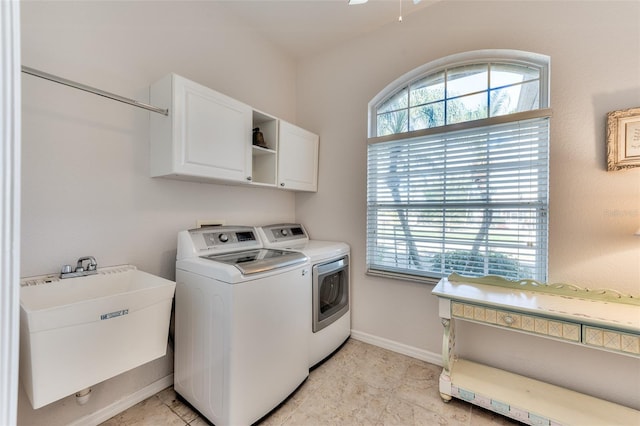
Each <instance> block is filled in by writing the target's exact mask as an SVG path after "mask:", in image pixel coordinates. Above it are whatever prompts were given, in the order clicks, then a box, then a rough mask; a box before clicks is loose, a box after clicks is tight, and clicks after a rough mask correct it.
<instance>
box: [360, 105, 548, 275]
mask: <svg viewBox="0 0 640 426" xmlns="http://www.w3.org/2000/svg"><path fill="white" fill-rule="evenodd" d="M548 126H549V120H548V117H544V118H534V119H528V120H521V121H515V122H509V123H504V124H494V125H489V126H483V127H476V128H471V129H466V130H459V131H450V132H446V133H440V134H433V135H428V136H422V137H417V138H412V139H403V140H396V141H391V142H380V143H373V144H370V145H369V147H368V194H367V200H368V216H367V231H368V238H367V263H368V269H369V271H371V272H376V271H377V272H392V273H399V274H409V275H418V276H424V277H441V276H444V275H448V274H449V273H451V272H458V273H461V274H464V275H471V276H481V275H488V274H495V275H501V276H505V277H507V278H511V279H516V278H525V277H526V278H535V279H538V280H541V281H545V279H546V250H547V237H546V236H547V204H548V201H547V200H548V195H547V188H548V182H547V179H548V139H549V127H548Z"/></svg>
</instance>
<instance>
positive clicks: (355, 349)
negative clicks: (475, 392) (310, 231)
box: [102, 339, 518, 426]
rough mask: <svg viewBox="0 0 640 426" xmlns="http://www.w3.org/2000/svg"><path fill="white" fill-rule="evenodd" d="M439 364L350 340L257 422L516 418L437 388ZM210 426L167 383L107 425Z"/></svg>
mask: <svg viewBox="0 0 640 426" xmlns="http://www.w3.org/2000/svg"><path fill="white" fill-rule="evenodd" d="M440 372H441V368H440V367H438V366H435V365H433V364H429V363H426V362H423V361H420V360H417V359H414V358H411V357H408V356H404V355H401V354H398V353H395V352H392V351H389V350H386V349H382V348H379V347H376V346H372V345H369V344H366V343H363V342H360V341H357V340H353V339H350V340H348V341H347V343H345V344H344V345H343V346H342V348H341V349H340V350H339V351H338V352H336V353H335V354H334V355H333V356H332V357H331V358H329V359H327V360H326V361H324V362H323V363H321V364H320V365H318V366H317V367H315V368H313V369H312V370H311V372H310V374H309V377H308V378H307V380H305V382H304V383H303V384H302V385H301V386H300V387H299V388H298V389H297V390H296V391H295V392H294V393H293V394H292V395H291V396H290V397H289V398H288V399H287V400H286V401H284V402H283V403H282V404H281V405H280V406H279V407H277V408H276V409H275V410H274V411H272V412H271V413H269V414H268V415H267V416H265V417H264V418H263V419H261V420H260V421H259V422H258V424H259V426H331V425H336V426H359V425H362V426H385V425H390V426H391V425H402V426H431V425H450V426H462V425H464V426H496V425H515V424H518V423H517V422H516V421H514V420H511V419H509V418H507V417H504V416H501V415H498V414H495V413H492V412H490V411H488V410H484V409H482V408H480V407H476V406H472V405H471V404H469V403H467V402H464V401H461V400H458V399H453V400H451V401H450V402H448V403H445V402H443V401H442V399H441V398H440V393H439V391H438V378H439V376H440ZM187 424H188V425H189V426H207V425H210V423H209V422H208V421H207V420H206V419H205V418H204V417H202V416H200V415H199V414H198V413H197V412H196V411H195V410H194V409H193V408H191V407H190V406H189V405H188V404H186V403H185V402H184V401H183V400H182V399H181V398H180V397H179V396H178V395H177V394H176V392H175V391H174V390H173V388H172V387H170V388H167V389H165V390H163V391H161V392H159V393H158V394H157V395H155V396H153V397H151V398H149V399H147V400H146V401H143V402H141V403H140V404H138V405H136V406H134V407H132V408H130V409H129V410H127V411H125V412H124V413H121V414H119V415H118V416H116V417H114V418H112V419H110V420H108V421H107V422H105V423H103V425H102V426H156V425H162V426H164V425H167V426H184V425H187Z"/></svg>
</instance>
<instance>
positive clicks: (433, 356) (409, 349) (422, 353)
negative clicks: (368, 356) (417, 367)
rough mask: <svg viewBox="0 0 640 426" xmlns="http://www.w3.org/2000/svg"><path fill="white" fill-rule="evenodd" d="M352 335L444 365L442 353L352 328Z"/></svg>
mask: <svg viewBox="0 0 640 426" xmlns="http://www.w3.org/2000/svg"><path fill="white" fill-rule="evenodd" d="M351 337H352V338H354V339H355V340H359V341H361V342H364V343H369V344H370V345H374V346H379V347H381V348H384V349H388V350H390V351H393V352H397V353H399V354H402V355H407V356H410V357H412V358H416V359H419V360H421V361H426V362H428V363H430V364H434V365H439V366H440V367H442V354H440V353H435V352H430V351H427V350H424V349H419V348H416V347H414V346H409V345H405V344H404V343H399V342H396V341H393V340H389V339H385V338H382V337H378V336H374V335H373V334H369V333H364V332H362V331H358V330H353V329H352V330H351Z"/></svg>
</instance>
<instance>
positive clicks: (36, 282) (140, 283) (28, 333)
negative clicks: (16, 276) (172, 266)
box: [20, 265, 175, 408]
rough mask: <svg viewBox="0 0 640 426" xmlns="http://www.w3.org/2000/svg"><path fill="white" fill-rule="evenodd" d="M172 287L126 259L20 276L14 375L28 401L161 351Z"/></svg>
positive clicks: (79, 386) (58, 394)
mask: <svg viewBox="0 0 640 426" xmlns="http://www.w3.org/2000/svg"><path fill="white" fill-rule="evenodd" d="M174 291H175V282H173V281H169V280H166V279H164V278H160V277H157V276H154V275H151V274H148V273H146V272H142V271H139V270H138V269H136V267H135V266H131V265H124V266H114V267H108V268H100V269H99V270H98V272H97V274H95V275H90V276H84V277H77V278H66V279H60V278H59V277H58V276H57V275H48V276H40V277H30V278H24V279H22V280H21V288H20V376H21V380H22V384H23V386H24V388H25V391H26V393H27V395H28V396H29V399H30V400H31V404H32V405H33V407H34V408H39V407H42V406H43V405H46V404H49V403H51V402H53V401H56V400H58V399H60V398H63V397H65V396H68V395H71V394H73V393H76V392H78V391H80V390H83V389H85V388H88V387H90V386H93V385H95V384H96V383H99V382H101V381H103V380H106V379H108V378H110V377H113V376H116V375H118V374H120V373H123V372H125V371H127V370H130V369H132V368H135V367H137V366H140V365H142V364H145V363H147V362H149V361H152V360H154V359H156V358H159V357H161V356H163V355H165V353H166V349H167V336H168V332H169V319H170V316H171V302H172V299H173V294H174Z"/></svg>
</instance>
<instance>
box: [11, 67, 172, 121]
mask: <svg viewBox="0 0 640 426" xmlns="http://www.w3.org/2000/svg"><path fill="white" fill-rule="evenodd" d="M22 72H23V73H25V74H29V75H33V76H35V77H40V78H44V79H45V80H49V81H53V82H55V83H60V84H64V85H65V86H69V87H73V88H76V89H80V90H84V91H85V92H89V93H93V94H95V95H99V96H104V97H105V98H109V99H113V100H115V101H119V102H123V103H125V104H129V105H133V106H136V107H138V108H144V109H146V110H149V111H153V112H157V113H158V114H162V115H169V110H168V109H163V108H158V107H156V106H153V105H149V104H145V103H142V102H138V101H136V100H135V99H129V98H125V97H124V96H120V95H116V94H114V93H109V92H105V91H104V90H100V89H96V88H95V87H91V86H87V85H86V84H82V83H77V82H75V81H71V80H67V79H66V78H62V77H58V76H57V75H53V74H49V73H46V72H44V71H39V70H37V69H34V68H30V67H25V66H24V65H23V66H22Z"/></svg>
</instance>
